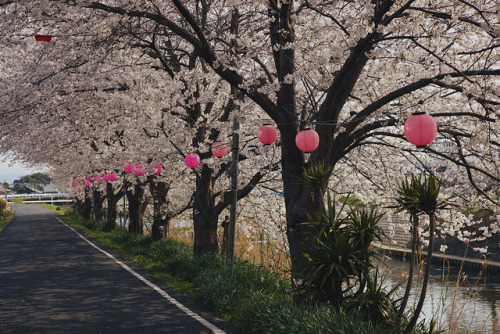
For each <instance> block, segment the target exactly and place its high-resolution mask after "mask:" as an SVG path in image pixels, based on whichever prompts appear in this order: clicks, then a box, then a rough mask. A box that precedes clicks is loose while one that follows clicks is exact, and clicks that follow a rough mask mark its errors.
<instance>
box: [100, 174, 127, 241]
mask: <svg viewBox="0 0 500 334" xmlns="http://www.w3.org/2000/svg"><path fill="white" fill-rule="evenodd" d="M106 197H107V202H108V211H107V213H106V225H104V231H107V232H109V231H111V230H113V229H114V228H115V227H116V217H117V211H116V206H117V204H118V201H119V200H120V198H122V197H123V191H121V190H119V191H118V192H117V193H116V194H115V193H114V191H113V185H112V184H111V182H108V184H107V185H106Z"/></svg>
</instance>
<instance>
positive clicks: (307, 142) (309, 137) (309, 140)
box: [295, 130, 319, 153]
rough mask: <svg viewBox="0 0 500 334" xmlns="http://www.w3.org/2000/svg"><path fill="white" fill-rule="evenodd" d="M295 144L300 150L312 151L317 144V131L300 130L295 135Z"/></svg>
mask: <svg viewBox="0 0 500 334" xmlns="http://www.w3.org/2000/svg"><path fill="white" fill-rule="evenodd" d="M295 144H297V147H298V148H299V150H301V151H302V152H306V153H308V152H312V151H314V150H315V149H316V148H318V145H319V136H318V133H317V132H316V131H314V130H304V131H300V132H299V133H298V134H297V136H296V137H295Z"/></svg>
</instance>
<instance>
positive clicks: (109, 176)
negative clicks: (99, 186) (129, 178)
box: [108, 173, 117, 182]
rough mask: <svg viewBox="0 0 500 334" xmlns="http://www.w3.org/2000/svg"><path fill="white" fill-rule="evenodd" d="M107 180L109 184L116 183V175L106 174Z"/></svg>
mask: <svg viewBox="0 0 500 334" xmlns="http://www.w3.org/2000/svg"><path fill="white" fill-rule="evenodd" d="M108 179H109V181H111V182H113V181H116V179H117V177H116V174H115V173H109V174H108Z"/></svg>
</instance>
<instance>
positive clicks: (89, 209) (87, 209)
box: [82, 188, 92, 220]
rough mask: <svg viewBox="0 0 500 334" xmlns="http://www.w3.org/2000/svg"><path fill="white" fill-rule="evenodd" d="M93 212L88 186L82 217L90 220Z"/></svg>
mask: <svg viewBox="0 0 500 334" xmlns="http://www.w3.org/2000/svg"><path fill="white" fill-rule="evenodd" d="M91 214H92V199H91V198H90V194H89V190H88V188H86V189H85V201H84V202H83V211H82V217H83V218H85V219H87V220H90V216H91Z"/></svg>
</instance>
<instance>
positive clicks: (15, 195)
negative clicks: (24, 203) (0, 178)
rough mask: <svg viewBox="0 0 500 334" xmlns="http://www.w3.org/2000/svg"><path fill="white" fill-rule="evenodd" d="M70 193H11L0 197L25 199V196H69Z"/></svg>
mask: <svg viewBox="0 0 500 334" xmlns="http://www.w3.org/2000/svg"><path fill="white" fill-rule="evenodd" d="M68 196H69V195H68V194H62V193H55V194H11V195H5V196H0V198H2V197H3V198H6V199H18V198H21V199H24V198H40V199H41V198H66V197H68Z"/></svg>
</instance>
